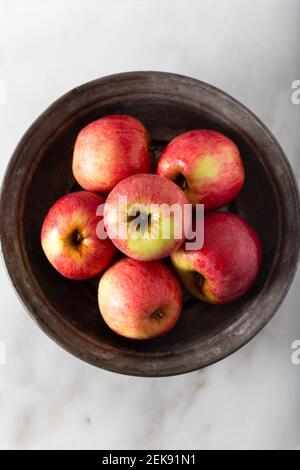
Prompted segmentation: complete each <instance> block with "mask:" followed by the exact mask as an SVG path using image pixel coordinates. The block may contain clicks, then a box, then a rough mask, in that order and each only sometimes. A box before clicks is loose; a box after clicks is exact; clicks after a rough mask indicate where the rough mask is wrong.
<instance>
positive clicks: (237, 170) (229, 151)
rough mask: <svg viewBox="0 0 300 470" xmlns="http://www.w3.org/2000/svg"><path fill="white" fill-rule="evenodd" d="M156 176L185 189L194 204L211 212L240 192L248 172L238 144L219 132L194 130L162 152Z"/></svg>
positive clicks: (172, 142)
mask: <svg viewBox="0 0 300 470" xmlns="http://www.w3.org/2000/svg"><path fill="white" fill-rule="evenodd" d="M157 174H158V175H161V176H165V177H167V178H170V179H171V180H173V181H175V182H177V184H178V185H179V186H180V187H181V188H182V189H183V190H184V192H185V194H186V195H187V197H188V199H189V200H190V202H191V203H192V204H194V205H195V204H204V205H205V210H206V211H210V210H213V209H218V208H220V207H223V206H225V205H227V204H228V203H229V202H230V201H232V200H233V199H234V198H235V197H236V196H237V195H238V193H239V192H240V190H241V189H242V187H243V184H244V180H245V172H244V167H243V163H242V160H241V157H240V153H239V150H238V148H237V146H236V145H235V143H234V142H233V141H232V140H230V139H229V138H228V137H226V136H225V135H223V134H221V133H220V132H215V131H210V130H204V129H203V130H194V131H189V132H185V133H184V134H181V135H179V136H178V137H176V138H175V139H173V140H172V141H171V142H170V143H169V144H168V145H167V147H166V148H165V150H164V151H163V152H162V154H161V156H160V159H159V161H158V166H157Z"/></svg>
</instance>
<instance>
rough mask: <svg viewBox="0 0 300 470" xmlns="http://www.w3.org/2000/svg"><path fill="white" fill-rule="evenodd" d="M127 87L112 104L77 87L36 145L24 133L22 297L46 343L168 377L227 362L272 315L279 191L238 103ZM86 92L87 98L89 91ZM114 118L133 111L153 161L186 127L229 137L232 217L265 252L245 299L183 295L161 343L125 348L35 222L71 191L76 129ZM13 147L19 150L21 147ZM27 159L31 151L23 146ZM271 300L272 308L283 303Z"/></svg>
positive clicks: (48, 119) (47, 119)
mask: <svg viewBox="0 0 300 470" xmlns="http://www.w3.org/2000/svg"><path fill="white" fill-rule="evenodd" d="M197 83H199V82H197ZM122 86H123V85H122ZM128 86H129V91H128V92H127V93H124V94H120V95H119V96H118V95H115V94H112V96H111V98H110V99H107V98H105V99H104V98H103V87H99V89H98V88H97V87H95V86H94V91H93V93H92V94H89V95H87V96H85V97H84V94H85V93H86V91H85V89H84V88H82V89H79V90H78V91H77V92H76V93H74V95H72V96H70V94H69V95H67V98H65V99H66V100H67V101H66V104H65V103H64V102H62V101H61V102H60V103H56V104H54V105H53V106H54V107H53V108H52V114H51V112H48V113H47V112H46V115H44V116H42V117H41V118H40V121H39V122H38V126H39V127H40V126H43V125H44V129H43V139H42V138H41V136H40V135H38V137H36V136H37V134H38V132H41V130H40V129H39V130H38V129H37V128H36V129H35V130H34V131H33V132H32V133H31V136H29V137H28V136H27V140H28V138H30V139H31V140H32V139H34V138H36V139H37V142H33V148H34V149H37V150H36V151H35V150H34V151H33V153H34V155H31V157H26V158H25V160H24V163H23V166H24V165H26V166H27V168H26V177H25V175H24V177H23V182H22V185H21V182H20V183H19V186H18V187H17V188H16V191H17V196H16V197H17V198H18V201H19V207H18V220H19V230H18V232H17V235H16V236H17V238H18V240H19V243H20V253H21V254H22V259H23V263H24V269H25V270H26V273H27V283H28V285H30V286H31V295H32V297H33V298H34V297H38V299H39V303H36V304H35V305H32V304H31V301H30V300H29V299H30V295H28V293H27V294H24V296H23V295H22V291H23V290H24V287H23V288H21V297H23V300H24V301H25V303H26V304H27V307H29V309H30V311H31V313H32V314H33V316H34V317H35V319H36V320H37V321H38V323H40V325H41V326H42V328H43V329H44V330H45V331H46V332H47V333H48V334H50V336H52V338H54V339H55V340H56V341H57V342H58V343H60V344H62V345H63V346H64V347H65V348H66V349H68V350H70V351H71V352H72V353H74V354H76V355H77V356H79V357H81V358H83V359H85V360H87V361H88V362H90V363H93V364H95V365H98V366H101V367H104V368H107V369H110V370H114V371H117V372H123V373H128V374H135V375H146V376H147V375H150V376H151V375H170V374H176V373H182V372H187V371H189V370H192V369H195V368H198V367H203V366H205V365H207V364H209V363H211V362H214V361H215V360H218V359H221V358H222V357H225V356H226V355H228V354H229V353H230V352H232V350H234V349H237V348H238V347H240V346H241V345H242V344H244V343H245V342H246V341H248V340H249V339H250V337H251V336H253V334H255V332H257V331H258V330H259V329H260V328H261V327H262V326H263V325H264V323H266V321H267V320H268V319H269V318H270V316H271V312H268V315H267V316H265V317H264V315H263V311H262V312H261V311H260V309H263V308H264V305H265V303H266V302H267V296H268V295H269V299H270V298H271V297H270V296H271V295H275V294H276V293H275V289H276V288H277V287H278V280H277V279H275V280H273V281H271V275H272V272H273V270H274V263H275V261H276V260H277V259H278V257H279V258H280V257H281V256H283V253H282V252H281V248H280V246H281V245H280V244H281V241H282V233H281V232H282V217H283V211H284V208H283V207H282V205H281V202H280V194H279V193H280V191H283V189H281V187H280V184H281V183H280V182H279V180H278V177H277V174H276V173H275V172H274V169H273V167H272V165H271V164H270V162H269V160H268V158H270V157H271V155H269V153H270V152H271V151H272V148H271V147H272V145H273V146H275V145H276V143H274V142H273V143H272V140H271V138H269V147H268V146H267V147H268V148H267V147H266V146H263V144H262V143H261V145H260V140H261V139H262V137H260V136H258V138H257V139H256V137H255V132H258V131H256V130H255V129H254V128H255V126H256V127H257V129H260V130H259V132H261V133H265V132H267V131H266V130H264V129H261V128H260V127H259V126H260V124H258V123H257V122H256V119H255V117H253V116H252V115H251V114H250V113H249V114H248V111H246V110H245V109H244V108H243V109H242V108H240V105H239V104H237V103H236V102H233V101H232V102H231V100H230V99H229V98H228V97H226V96H225V95H224V96H223V95H222V94H221V98H220V97H219V95H218V93H221V92H216V91H215V90H214V89H211V90H209V89H208V88H205V90H206V93H208V94H209V95H210V101H209V103H210V104H209V105H208V104H207V103H205V104H204V103H201V100H199V99H197V97H196V96H195V100H192V99H190V97H188V99H187V98H186V96H185V94H184V93H183V92H182V91H181V92H178V94H176V93H175V94H167V92H166V93H161V94H160V96H156V94H155V83H154V82H153V83H152V82H151V83H150V84H149V83H148V84H147V86H148V89H150V90H151V93H150V92H148V93H146V92H144V93H142V92H140V93H135V89H134V88H133V87H134V84H133V83H132V84H129V85H128ZM166 86H167V85H166ZM130 87H131V88H130ZM206 87H207V86H206ZM88 90H89V93H90V90H91V88H90V87H89V88H88ZM101 90H102V91H101ZM130 90H131V92H130ZM180 93H181V94H180ZM178 96H179V97H178ZM180 97H181V98H180ZM219 98H220V99H219ZM62 100H64V98H63V99H62ZM220 100H221V102H220ZM222 100H223V101H222ZM226 100H229V101H228V107H230V113H229V112H228V109H229V108H227V107H226V106H225V104H226ZM68 103H72V104H71V105H70V109H69V110H68V109H67V110H66V107H65V109H64V111H61V112H60V111H59V108H61V109H62V108H63V107H64V104H65V106H67V104H68ZM83 103H84V105H83ZM224 103H225V104H224ZM72 106H73V107H72ZM53 110H54V111H53ZM61 113H63V115H61ZM114 113H126V114H130V115H132V116H135V117H136V118H138V119H140V120H141V121H142V122H143V123H144V125H145V126H146V127H147V129H148V130H149V132H150V134H151V137H152V141H153V145H154V149H155V155H156V156H157V155H159V153H160V151H161V149H162V148H163V147H164V146H165V145H166V144H167V142H169V141H170V140H171V139H172V138H174V137H175V136H177V135H178V134H180V133H182V132H184V131H186V130H191V129H198V128H206V129H213V130H218V131H221V132H223V133H224V134H226V135H227V136H229V137H230V138H232V139H233V140H234V141H235V142H236V144H237V145H238V147H239V150H240V152H241V156H242V159H243V162H244V165H245V169H246V183H245V187H244V189H243V190H242V192H241V194H240V195H239V196H238V198H237V200H236V201H235V202H234V204H233V205H232V207H231V210H234V211H236V212H237V213H239V214H240V215H242V216H244V217H246V218H247V219H248V221H249V222H250V224H251V225H252V226H253V227H254V229H255V230H256V231H257V232H258V234H259V236H260V239H261V241H262V246H263V262H262V267H261V270H260V272H259V275H258V278H257V280H256V282H255V285H254V286H253V288H252V289H251V290H250V291H249V292H248V293H247V294H246V295H245V296H244V297H242V298H241V299H239V300H238V301H236V302H233V303H231V304H228V305H224V306H214V305H209V304H206V303H203V302H200V301H197V300H196V299H194V298H192V297H191V296H189V295H188V294H187V293H185V295H184V308H183V312H182V315H181V318H180V320H179V322H178V324H177V326H176V327H175V328H174V330H173V331H171V332H170V333H169V334H167V335H166V336H163V337H161V338H159V339H155V340H151V341H131V340H127V339H125V338H122V337H120V336H117V335H116V334H114V333H113V332H111V331H110V330H109V328H108V327H107V326H106V325H105V323H104V322H103V320H102V318H101V316H100V314H99V310H98V304H97V286H98V282H99V278H95V279H92V280H89V281H84V282H78V281H70V280H68V279H65V278H63V277H62V276H60V275H59V274H58V273H57V272H56V271H55V270H54V269H53V268H52V267H51V265H50V264H49V262H48V261H47V259H46V257H45V255H44V253H43V251H42V249H41V244H40V232H41V227H42V223H43V220H44V217H45V215H46V213H47V211H48V210H49V208H50V206H51V205H52V204H53V203H54V202H55V201H56V200H57V199H58V198H59V197H60V196H62V195H64V194H67V193H68V192H70V191H72V190H74V189H76V184H75V181H74V178H73V175H72V170H71V160H72V151H73V147H74V142H75V139H76V136H77V134H78V132H79V130H80V129H81V128H82V127H83V126H85V125H86V124H88V123H89V122H91V121H93V120H94V119H97V118H99V117H101V116H104V115H106V114H114ZM245 113H246V114H245ZM244 114H245V116H247V119H248V121H247V122H246V121H245V119H246V118H245V117H244ZM20 145H21V147H22V148H23V149H24V143H23V144H22V143H21V144H20ZM27 145H28V144H27ZM20 151H21V148H19V149H17V151H16V153H17V154H18V155H19V154H20ZM276 151H277V152H279V151H280V150H279V149H278V148H277V150H276ZM26 152H27V153H28V155H29V154H30V151H29V150H28V148H26ZM266 155H267V156H268V158H266ZM15 158H16V157H15ZM18 164H20V163H18ZM284 171H288V169H287V170H286V169H284ZM277 180H278V181H277ZM17 288H18V286H17ZM26 295H27V300H26V299H25V298H24V297H26ZM276 301H277V303H279V301H280V299H276ZM32 302H34V299H33V300H32ZM28 303H29V304H30V305H28ZM274 305H275V304H274ZM274 305H273V310H274V308H275V307H274ZM259 319H260V320H259Z"/></svg>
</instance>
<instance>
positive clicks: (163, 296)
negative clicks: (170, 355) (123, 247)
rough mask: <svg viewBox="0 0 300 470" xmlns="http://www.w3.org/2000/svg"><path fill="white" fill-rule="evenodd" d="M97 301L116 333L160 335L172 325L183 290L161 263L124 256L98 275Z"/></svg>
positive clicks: (177, 315) (147, 337) (134, 336)
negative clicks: (99, 276) (101, 274)
mask: <svg viewBox="0 0 300 470" xmlns="http://www.w3.org/2000/svg"><path fill="white" fill-rule="evenodd" d="M98 301H99V309H100V312H101V314H102V317H103V319H104V321H105V323H106V324H107V325H108V326H109V327H110V328H111V329H112V330H113V331H114V332H115V333H118V334H119V335H121V336H125V337H127V338H132V339H140V340H141V339H150V338H156V337H157V336H161V335H163V334H165V333H167V332H168V331H170V330H171V329H172V328H173V327H174V326H175V324H176V322H177V320H178V318H179V315H180V312H181V308H182V292H181V287H180V284H179V282H178V280H177V279H176V276H175V275H174V274H173V272H172V271H171V270H170V268H168V267H167V266H166V265H165V264H164V263H163V262H161V261H146V262H142V261H136V260H133V259H131V258H123V259H121V260H120V261H117V262H116V263H115V264H114V265H113V266H111V267H110V268H109V269H108V270H107V271H106V272H105V273H104V274H103V276H102V277H101V279H100V283H99V290H98Z"/></svg>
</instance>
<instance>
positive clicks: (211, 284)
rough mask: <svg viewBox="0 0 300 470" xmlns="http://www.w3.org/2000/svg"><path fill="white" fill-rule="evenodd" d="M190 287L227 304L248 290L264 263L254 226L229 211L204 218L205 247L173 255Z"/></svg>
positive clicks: (208, 298) (206, 298)
mask: <svg viewBox="0 0 300 470" xmlns="http://www.w3.org/2000/svg"><path fill="white" fill-rule="evenodd" d="M171 259H172V263H173V266H174V268H175V270H176V272H177V274H178V275H179V277H180V278H181V280H182V283H183V284H184V286H185V287H186V289H187V290H188V291H189V292H191V293H192V294H193V295H194V296H195V297H197V298H199V299H201V300H204V301H206V302H210V303H215V304H223V303H227V302H231V301H233V300H235V299H237V298H239V297H241V296H242V295H243V294H245V293H246V292H247V290H248V289H249V288H250V287H251V285H252V284H253V282H254V280H255V278H256V276H257V273H258V271H259V267H260V262H261V244H260V241H259V238H258V236H257V235H256V233H255V232H254V230H253V229H252V228H251V227H250V225H249V224H248V223H247V222H246V221H245V220H244V219H242V218H240V217H239V216H237V215H235V214H232V213H229V212H214V213H211V214H208V215H207V216H206V217H205V219H204V246H203V247H202V248H201V249H200V250H195V251H192V250H190V251H187V250H186V249H185V247H184V246H183V247H182V248H180V249H179V250H178V251H176V252H175V253H173V254H172V255H171Z"/></svg>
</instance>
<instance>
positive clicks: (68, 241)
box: [41, 191, 116, 280]
mask: <svg viewBox="0 0 300 470" xmlns="http://www.w3.org/2000/svg"><path fill="white" fill-rule="evenodd" d="M103 203H104V199H103V198H102V197H101V196H99V195H97V194H94V193H90V192H88V191H78V192H74V193H71V194H68V195H67V196H63V197H62V198H60V199H59V200H58V201H57V202H56V203H55V204H54V205H53V206H52V207H51V209H50V210H49V212H48V214H47V216H46V218H45V220H44V223H43V227H42V232H41V243H42V247H43V250H44V252H45V255H46V256H47V258H48V260H49V261H50V263H51V264H52V265H53V267H54V268H55V269H56V270H57V271H58V272H59V273H60V274H62V275H63V276H65V277H68V278H70V279H78V280H79V279H87V278H90V277H93V276H96V275H97V274H99V273H100V272H102V271H103V270H104V269H106V268H107V266H108V265H109V264H110V262H111V261H112V259H113V257H114V255H115V254H116V248H115V247H114V245H113V244H112V243H111V241H110V240H108V239H106V240H100V239H99V238H98V236H97V233H96V228H97V224H98V223H99V222H100V220H101V217H99V216H97V215H96V210H97V208H98V206H99V205H100V204H103Z"/></svg>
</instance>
